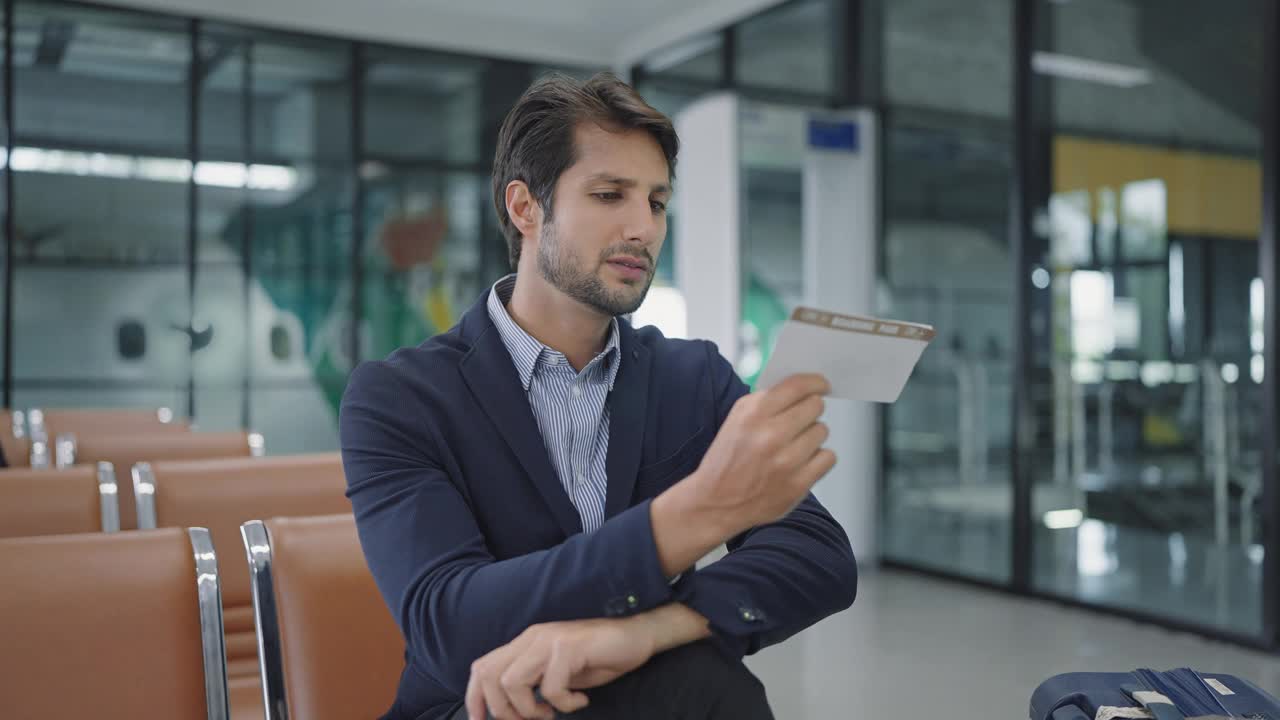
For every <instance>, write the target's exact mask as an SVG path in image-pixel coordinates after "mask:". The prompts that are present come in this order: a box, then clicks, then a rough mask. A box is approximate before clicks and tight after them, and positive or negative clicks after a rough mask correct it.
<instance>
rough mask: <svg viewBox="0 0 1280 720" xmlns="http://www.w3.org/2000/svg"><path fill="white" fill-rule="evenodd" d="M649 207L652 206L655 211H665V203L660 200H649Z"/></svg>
mask: <svg viewBox="0 0 1280 720" xmlns="http://www.w3.org/2000/svg"><path fill="white" fill-rule="evenodd" d="M649 207H652V208H653V211H654V212H655V213H664V212H666V211H667V204H666V203H664V202H662V201H661V200H650V201H649Z"/></svg>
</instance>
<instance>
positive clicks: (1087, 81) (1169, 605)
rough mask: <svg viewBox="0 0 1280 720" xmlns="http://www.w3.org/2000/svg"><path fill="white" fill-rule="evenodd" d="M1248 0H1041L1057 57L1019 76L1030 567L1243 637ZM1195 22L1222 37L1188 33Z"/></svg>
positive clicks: (1252, 47) (1121, 601)
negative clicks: (1030, 225)
mask: <svg viewBox="0 0 1280 720" xmlns="http://www.w3.org/2000/svg"><path fill="white" fill-rule="evenodd" d="M1259 8H1260V6H1259V4H1258V3H1256V2H1253V0H1232V1H1231V2H1228V3H1225V4H1218V5H1216V6H1215V7H1214V9H1213V10H1209V9H1208V8H1207V7H1206V6H1202V5H1201V4H1199V3H1194V2H1189V1H1184V0H1178V1H1177V2H1169V3H1163V4H1161V6H1160V8H1159V10H1156V9H1154V8H1153V7H1147V6H1144V5H1142V4H1136V5H1135V4H1133V3H1128V2H1122V1H1120V0H1097V1H1095V2H1091V3H1055V2H1051V1H1050V0H1041V1H1040V2H1038V3H1037V4H1036V10H1037V12H1039V13H1044V14H1046V15H1048V16H1049V17H1048V18H1047V19H1048V22H1047V23H1046V25H1047V26H1051V27H1053V28H1054V32H1053V35H1052V37H1041V38H1039V39H1038V45H1039V51H1040V53H1044V54H1047V55H1044V56H1042V57H1051V58H1057V59H1056V60H1054V61H1053V62H1052V63H1045V62H1041V63H1039V64H1038V65H1037V67H1036V74H1035V75H1034V77H1035V79H1036V84H1037V88H1036V92H1038V93H1048V105H1047V107H1049V108H1051V112H1050V116H1049V117H1048V118H1046V120H1047V122H1048V127H1045V128H1043V129H1042V132H1044V133H1045V134H1046V135H1048V136H1050V137H1051V138H1052V139H1051V146H1052V152H1051V163H1052V167H1051V168H1049V169H1048V172H1047V176H1048V177H1049V178H1051V185H1052V186H1051V188H1050V189H1049V192H1048V194H1047V196H1046V197H1043V198H1040V201H1041V202H1043V203H1044V207H1045V210H1046V215H1047V218H1048V227H1047V228H1046V229H1047V231H1048V233H1047V234H1048V239H1049V242H1048V243H1046V244H1045V246H1043V247H1042V248H1040V250H1039V253H1040V255H1039V256H1038V257H1034V258H1033V262H1036V263H1038V264H1041V265H1043V266H1047V267H1050V268H1051V270H1052V272H1051V277H1050V281H1051V287H1050V289H1049V295H1050V297H1051V301H1050V302H1049V303H1047V304H1043V305H1033V316H1032V323H1033V324H1034V323H1039V324H1042V325H1044V326H1047V327H1050V328H1053V331H1052V332H1050V333H1049V334H1047V335H1046V336H1044V337H1043V339H1041V340H1039V341H1038V342H1037V344H1036V345H1035V346H1034V347H1033V348H1032V352H1031V357H1032V361H1033V363H1032V378H1033V382H1034V383H1035V384H1034V386H1033V387H1031V388H1030V389H1029V391H1028V397H1029V398H1031V399H1032V403H1033V407H1034V416H1033V417H1031V418H1027V421H1028V422H1029V423H1032V425H1031V426H1032V427H1035V428H1036V431H1035V432H1034V433H1033V434H1032V436H1031V437H1032V438H1033V439H1034V442H1035V445H1036V451H1035V452H1033V453H1031V454H1030V457H1032V458H1033V468H1032V471H1033V472H1034V488H1033V490H1034V492H1033V503H1034V510H1035V512H1034V514H1033V517H1037V518H1041V519H1042V522H1038V523H1037V524H1036V526H1035V528H1034V532H1035V545H1034V548H1035V550H1034V553H1035V557H1034V559H1033V582H1034V584H1035V586H1036V587H1037V588H1038V589H1040V590H1043V591H1048V592H1051V593H1057V594H1062V595H1066V596H1072V597H1076V598H1080V599H1083V600H1087V601H1089V602H1095V603H1100V604H1105V605H1114V606H1119V607H1124V608H1131V609H1137V610H1142V611H1146V612H1150V613H1154V614H1158V615H1165V616H1168V617H1172V618H1177V619H1179V620H1183V621H1187V622H1191V623H1195V624H1201V625H1212V626H1217V627H1220V628H1225V629H1229V630H1233V631H1237V632H1242V633H1256V632H1258V631H1259V630H1260V629H1261V620H1262V616H1261V609H1260V601H1261V587H1260V578H1261V568H1260V564H1259V563H1260V561H1261V554H1262V553H1261V546H1260V544H1259V543H1260V542H1261V536H1260V534H1259V530H1258V527H1259V524H1260V519H1259V517H1258V511H1259V504H1258V496H1259V493H1260V484H1261V472H1260V447H1261V445H1260V436H1259V434H1258V430H1257V428H1258V427H1259V426H1260V422H1259V421H1260V412H1261V402H1260V398H1261V393H1260V392H1257V388H1256V385H1255V378H1254V376H1253V373H1252V372H1251V371H1252V367H1251V363H1252V358H1253V357H1254V350H1253V347H1252V345H1251V335H1252V332H1251V327H1250V306H1251V293H1252V292H1253V290H1252V289H1251V281H1253V280H1254V278H1256V277H1257V275H1258V266H1257V257H1258V255H1257V232H1258V228H1259V227H1260V224H1261V216H1260V210H1259V208H1260V204H1259V201H1260V197H1261V181H1260V172H1259V162H1258V157H1257V154H1258V152H1259V145H1260V133H1259V128H1258V118H1259V115H1258V111H1257V105H1256V103H1255V102H1253V101H1252V100H1250V99H1249V98H1248V97H1246V96H1247V95H1248V94H1249V92H1250V90H1249V88H1252V87H1255V85H1254V84H1253V83H1255V82H1259V81H1260V78H1254V79H1250V77H1249V73H1250V72H1256V67H1260V63H1261V58H1260V57H1254V58H1251V57H1249V55H1250V53H1257V52H1258V50H1257V49H1258V48H1260V47H1261V39H1260V30H1259V29H1258V27H1257V23H1256V22H1254V21H1253V20H1251V19H1250V18H1256V17H1257V16H1258V13H1259V12H1260V9H1259ZM1206 13H1209V14H1206ZM1209 20H1212V22H1214V23H1215V27H1221V29H1222V31H1223V32H1224V33H1226V35H1223V36H1222V37H1224V38H1225V37H1228V36H1229V37H1231V38H1233V39H1232V40H1231V41H1229V45H1230V47H1227V46H1226V45H1222V44H1221V43H1219V42H1218V41H1217V40H1209V41H1207V43H1205V44H1201V43H1198V42H1191V40H1192V39H1193V38H1194V39H1204V38H1205V37H1206V36H1205V35H1204V34H1203V32H1202V31H1203V27H1204V26H1205V23H1206V22H1207V21H1209ZM1100 28H1109V29H1111V32H1109V33H1107V34H1106V35H1100V34H1099V29H1100ZM1215 37H1216V36H1215ZM1250 38H1252V40H1251V39H1250ZM1157 39H1158V40H1157ZM1222 42H1228V41H1225V40H1224V41H1222ZM1062 58H1067V59H1068V61H1069V62H1066V64H1064V62H1065V61H1062ZM1232 58H1238V59H1241V64H1240V65H1239V66H1237V63H1236V62H1235V61H1234V60H1232ZM1255 66H1256V67H1255ZM1089 68H1092V69H1093V70H1092V71H1090V72H1083V71H1082V70H1083V69H1089ZM1095 71H1096V72H1095ZM1117 72H1124V73H1128V74H1129V76H1132V77H1134V78H1138V77H1140V78H1141V81H1140V82H1127V83H1121V82H1119V81H1118V79H1119V75H1117V74H1116V73H1117ZM1242 73H1243V75H1242ZM1049 78H1052V81H1051V82H1050V81H1049V80H1048V79H1049ZM1171 107H1177V108H1179V111H1178V112H1166V110H1167V109H1168V108H1171ZM1192 118H1194V120H1193V119H1192ZM1188 145H1190V146H1194V147H1201V148H1217V149H1215V150H1200V151H1188V150H1186V149H1185V148H1186V147H1187V146H1188ZM1257 287H1258V288H1260V287H1261V284H1260V282H1259V283H1258V285H1257ZM1258 330H1259V332H1260V331H1261V327H1260V325H1259V327H1258ZM1259 379H1260V378H1259ZM1068 520H1069V521H1070V522H1068ZM1077 520H1078V522H1077Z"/></svg>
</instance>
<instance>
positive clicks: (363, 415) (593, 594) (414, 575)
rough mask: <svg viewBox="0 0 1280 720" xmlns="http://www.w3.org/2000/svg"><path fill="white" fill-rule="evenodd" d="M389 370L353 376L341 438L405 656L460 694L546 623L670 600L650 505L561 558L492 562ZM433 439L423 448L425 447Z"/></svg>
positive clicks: (353, 494)
mask: <svg viewBox="0 0 1280 720" xmlns="http://www.w3.org/2000/svg"><path fill="white" fill-rule="evenodd" d="M411 397H412V396H411V395H410V394H409V393H407V392H406V391H405V389H404V387H403V384H402V381H401V380H400V379H399V377H398V372H397V371H396V370H395V369H393V368H391V367H389V366H388V365H387V364H386V363H377V362H375V363H365V364H363V365H361V366H359V367H358V368H357V369H356V371H355V372H354V373H353V374H352V377H351V380H350V382H349V383H348V386H347V390H346V394H345V396H344V398H343V402H342V407H341V412H340V420H339V432H340V436H341V444H342V460H343V466H344V469H345V472H346V476H347V496H348V497H349V498H350V499H351V504H352V506H353V509H354V511H355V517H356V527H357V530H358V531H359V535H360V542H361V545H362V547H363V549H364V554H365V557H366V559H367V561H368V564H369V569H370V571H371V572H372V574H373V578H374V581H375V582H376V583H377V585H378V589H379V590H380V592H381V593H382V596H383V598H384V600H385V601H386V603H387V605H388V606H389V607H390V608H391V611H392V614H393V615H394V616H395V619H396V621H397V623H398V624H399V626H400V630H401V633H402V634H403V635H404V638H405V643H406V646H407V651H408V652H409V653H411V654H412V656H413V657H414V658H415V660H417V661H418V662H419V663H420V664H421V667H422V668H423V669H424V670H426V671H427V672H429V673H430V674H431V675H432V677H434V678H435V679H436V680H438V681H439V682H440V683H442V684H443V685H444V686H445V687H447V688H449V689H450V690H452V691H454V692H455V693H457V694H459V695H461V694H462V693H464V692H465V690H466V685H467V680H468V676H469V674H470V668H471V663H472V662H473V661H475V660H476V659H478V658H480V657H481V656H483V655H485V654H486V653H488V652H490V651H491V650H493V649H495V648H497V647H500V646H501V645H505V644H506V643H508V642H510V641H511V640H513V639H514V638H515V637H516V636H517V635H519V634H520V633H521V632H523V631H524V630H525V629H527V628H528V627H530V626H532V625H535V624H539V623H545V622H554V621H564V620H579V619H585V618H598V617H605V616H615V617H616V616H624V615H629V614H634V613H639V612H643V611H645V610H648V609H652V608H654V607H657V606H658V605H661V604H664V603H666V602H669V601H670V598H671V592H672V591H671V587H670V585H669V584H668V582H667V578H666V577H664V576H663V573H662V568H661V566H660V564H659V561H658V553H657V547H656V545H655V544H654V539H653V528H652V525H651V523H650V520H649V503H647V502H646V503H644V504H642V505H637V506H635V507H632V508H630V509H628V510H626V511H624V512H622V513H620V514H618V515H616V516H614V517H613V518H610V519H609V520H608V521H607V522H605V523H604V524H603V526H602V527H601V528H600V529H599V530H597V531H596V532H593V533H590V534H582V533H580V534H577V535H574V536H573V537H571V538H569V539H568V540H566V541H565V542H563V543H561V544H560V545H557V546H555V547H553V548H550V549H547V550H542V551H539V552H534V553H530V554H528V555H523V556H520V557H516V558H511V559H507V560H501V561H498V560H495V558H494V557H493V556H492V555H491V554H490V553H489V551H488V549H487V548H486V545H485V540H484V537H483V535H482V534H481V532H480V529H479V527H478V525H477V523H476V520H475V516H474V515H473V514H472V511H471V508H470V506H469V505H468V503H467V500H466V497H465V496H464V494H463V492H461V490H460V489H459V486H458V479H457V478H452V477H450V476H449V473H447V472H446V471H445V470H444V468H443V466H442V463H441V462H440V455H439V454H438V452H439V451H438V449H437V448H435V447H433V446H431V445H430V444H429V442H430V437H439V435H438V433H423V432H422V430H421V427H420V425H419V427H418V428H414V427H412V426H411V424H420V423H422V422H424V421H426V422H430V420H429V418H426V417H425V415H426V413H425V411H424V408H423V407H422V406H421V404H420V403H419V402H418V401H415V400H411V399H409V398H411ZM424 436H425V438H426V439H424Z"/></svg>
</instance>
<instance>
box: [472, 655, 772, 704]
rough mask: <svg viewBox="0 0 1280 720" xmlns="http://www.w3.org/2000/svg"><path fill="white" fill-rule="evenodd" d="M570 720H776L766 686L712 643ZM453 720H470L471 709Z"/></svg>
mask: <svg viewBox="0 0 1280 720" xmlns="http://www.w3.org/2000/svg"><path fill="white" fill-rule="evenodd" d="M587 697H589V698H591V704H590V705H588V706H587V707H586V708H584V709H583V710H580V711H578V712H576V713H573V714H572V715H559V716H557V717H560V718H563V719H564V720H773V712H772V711H771V710H770V709H769V700H768V698H766V697H765V690H764V685H762V684H761V683H760V680H758V679H757V678H756V676H755V675H752V674H751V671H750V670H748V669H747V667H746V666H745V665H743V664H742V663H741V662H737V661H734V660H730V659H728V658H726V657H725V656H724V655H723V654H721V653H720V652H719V651H718V650H716V649H715V647H713V646H712V645H711V644H710V643H709V642H705V641H704V642H699V643H694V644H692V645H685V646H684V647H679V648H676V649H675V650H670V651H668V652H665V653H663V654H661V655H658V656H657V657H655V658H653V659H652V660H650V661H649V662H648V663H647V664H645V665H644V666H643V667H641V668H639V669H637V670H635V671H634V672H631V673H628V674H626V675H623V676H622V677H620V678H618V679H617V680H615V681H614V682H612V683H609V684H608V685H604V686H602V687H598V688H595V689H592V690H588V691H587ZM453 720H467V711H466V708H462V709H460V710H458V712H457V713H455V714H454V715H453Z"/></svg>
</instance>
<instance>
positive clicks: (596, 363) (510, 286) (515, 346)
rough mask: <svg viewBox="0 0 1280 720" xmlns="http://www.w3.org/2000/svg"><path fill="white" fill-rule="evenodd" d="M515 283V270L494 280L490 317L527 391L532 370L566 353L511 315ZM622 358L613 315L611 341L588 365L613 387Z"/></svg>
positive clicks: (616, 325)
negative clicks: (509, 309)
mask: <svg viewBox="0 0 1280 720" xmlns="http://www.w3.org/2000/svg"><path fill="white" fill-rule="evenodd" d="M515 287H516V276H515V273H512V274H510V275H508V276H506V277H504V278H502V279H501V280H499V281H498V282H496V283H494V284H493V288H492V289H491V290H490V291H489V302H488V309H489V318H490V319H491V320H492V321H493V324H494V327H496V328H498V334H499V335H500V336H501V337H502V343H503V344H504V345H506V346H507V351H508V352H510V353H511V360H512V362H514V363H515V366H516V372H518V373H519V374H520V383H521V384H522V385H523V386H524V389H525V391H526V392H528V390H529V385H530V384H531V383H532V382H533V373H534V371H535V370H537V368H538V366H539V365H540V364H550V363H552V362H555V360H556V359H559V358H563V357H564V355H563V354H561V353H560V352H558V351H556V350H553V349H552V348H549V347H547V346H546V345H543V344H542V343H541V342H538V340H537V338H535V337H533V336H532V335H530V334H529V333H527V332H525V330H524V328H522V327H520V326H519V325H518V324H517V323H516V321H515V320H513V319H512V318H511V313H509V312H507V303H509V302H511V294H512V292H514V291H515ZM621 362H622V352H621V340H620V335H619V331H618V319H617V318H613V319H612V320H610V321H609V341H608V342H607V343H605V347H604V350H603V351H601V353H600V354H599V355H597V356H596V357H595V358H594V359H593V360H592V361H591V363H590V364H589V365H587V368H586V369H589V370H592V371H593V372H594V373H595V375H594V377H596V378H602V379H603V381H604V382H605V384H607V385H608V387H609V389H610V390H613V383H614V381H615V380H616V379H617V378H618V366H619V365H620V364H621Z"/></svg>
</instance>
